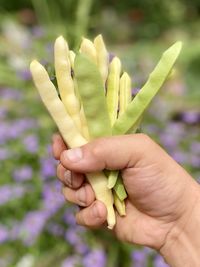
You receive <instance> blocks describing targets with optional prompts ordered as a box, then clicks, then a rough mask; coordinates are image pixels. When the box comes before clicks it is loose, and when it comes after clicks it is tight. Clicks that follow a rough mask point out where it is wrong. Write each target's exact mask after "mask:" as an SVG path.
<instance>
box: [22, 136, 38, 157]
mask: <svg viewBox="0 0 200 267" xmlns="http://www.w3.org/2000/svg"><path fill="white" fill-rule="evenodd" d="M23 143H24V145H25V147H26V150H27V151H28V152H30V153H36V152H37V151H38V137H37V136H36V135H33V134H31V135H28V136H26V137H25V138H24V139H23Z"/></svg>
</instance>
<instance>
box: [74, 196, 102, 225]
mask: <svg viewBox="0 0 200 267" xmlns="http://www.w3.org/2000/svg"><path fill="white" fill-rule="evenodd" d="M106 218H107V210H106V207H105V205H104V204H103V203H102V202H100V201H98V200H96V201H95V202H94V203H92V205H91V206H89V207H87V208H84V209H82V210H80V211H79V212H78V213H77V214H76V222H77V223H78V224H80V225H82V226H86V227H90V228H98V227H100V226H102V225H103V224H104V223H105V221H106Z"/></svg>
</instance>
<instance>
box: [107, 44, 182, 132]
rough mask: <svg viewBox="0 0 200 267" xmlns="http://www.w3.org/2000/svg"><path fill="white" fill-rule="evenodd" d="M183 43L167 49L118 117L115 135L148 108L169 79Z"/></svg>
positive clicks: (130, 124)
mask: <svg viewBox="0 0 200 267" xmlns="http://www.w3.org/2000/svg"><path fill="white" fill-rule="evenodd" d="M181 47H182V43H181V42H177V43H175V44H174V45H172V46H171V47H170V48H169V49H168V50H166V51H165V52H164V53H163V55H162V57H161V59H160V61H159V62H158V64H157V66H156V67H155V69H154V70H153V72H152V73H151V74H150V76H149V79H148V80H147V82H146V83H145V85H144V86H143V88H142V89H141V90H140V91H139V93H138V94H137V95H136V96H135V98H134V99H133V100H132V102H131V103H130V104H129V105H128V107H127V109H126V111H125V112H124V113H123V114H122V115H121V116H120V117H119V118H118V119H117V121H116V122H115V124H114V125H113V131H112V134H113V135H119V134H125V133H127V132H128V131H129V129H130V128H131V127H133V126H134V124H135V123H136V122H137V121H138V119H139V118H140V116H141V115H142V114H143V112H144V111H145V110H146V108H147V107H148V105H149V104H150V102H151V100H152V99H153V97H154V96H155V95H156V93H157V92H158V91H159V89H160V88H161V86H162V85H163V83H164V81H165V80H166V79H167V77H168V75H169V73H170V71H171V69H172V67H173V65H174V63H175V61H176V59H177V57H178V55H179V53H180V51H181Z"/></svg>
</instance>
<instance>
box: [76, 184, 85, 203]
mask: <svg viewBox="0 0 200 267" xmlns="http://www.w3.org/2000/svg"><path fill="white" fill-rule="evenodd" d="M76 194H77V199H78V201H79V203H80V205H82V206H85V205H86V190H85V187H84V186H83V187H81V188H80V189H79V190H78V191H77V192H76Z"/></svg>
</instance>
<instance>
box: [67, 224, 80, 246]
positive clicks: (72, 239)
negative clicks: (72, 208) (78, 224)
mask: <svg viewBox="0 0 200 267" xmlns="http://www.w3.org/2000/svg"><path fill="white" fill-rule="evenodd" d="M65 239H66V241H67V242H69V244H70V245H72V246H75V245H76V244H78V243H79V242H80V235H79V233H78V232H77V231H76V228H74V227H70V228H69V229H67V231H66V233H65Z"/></svg>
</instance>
